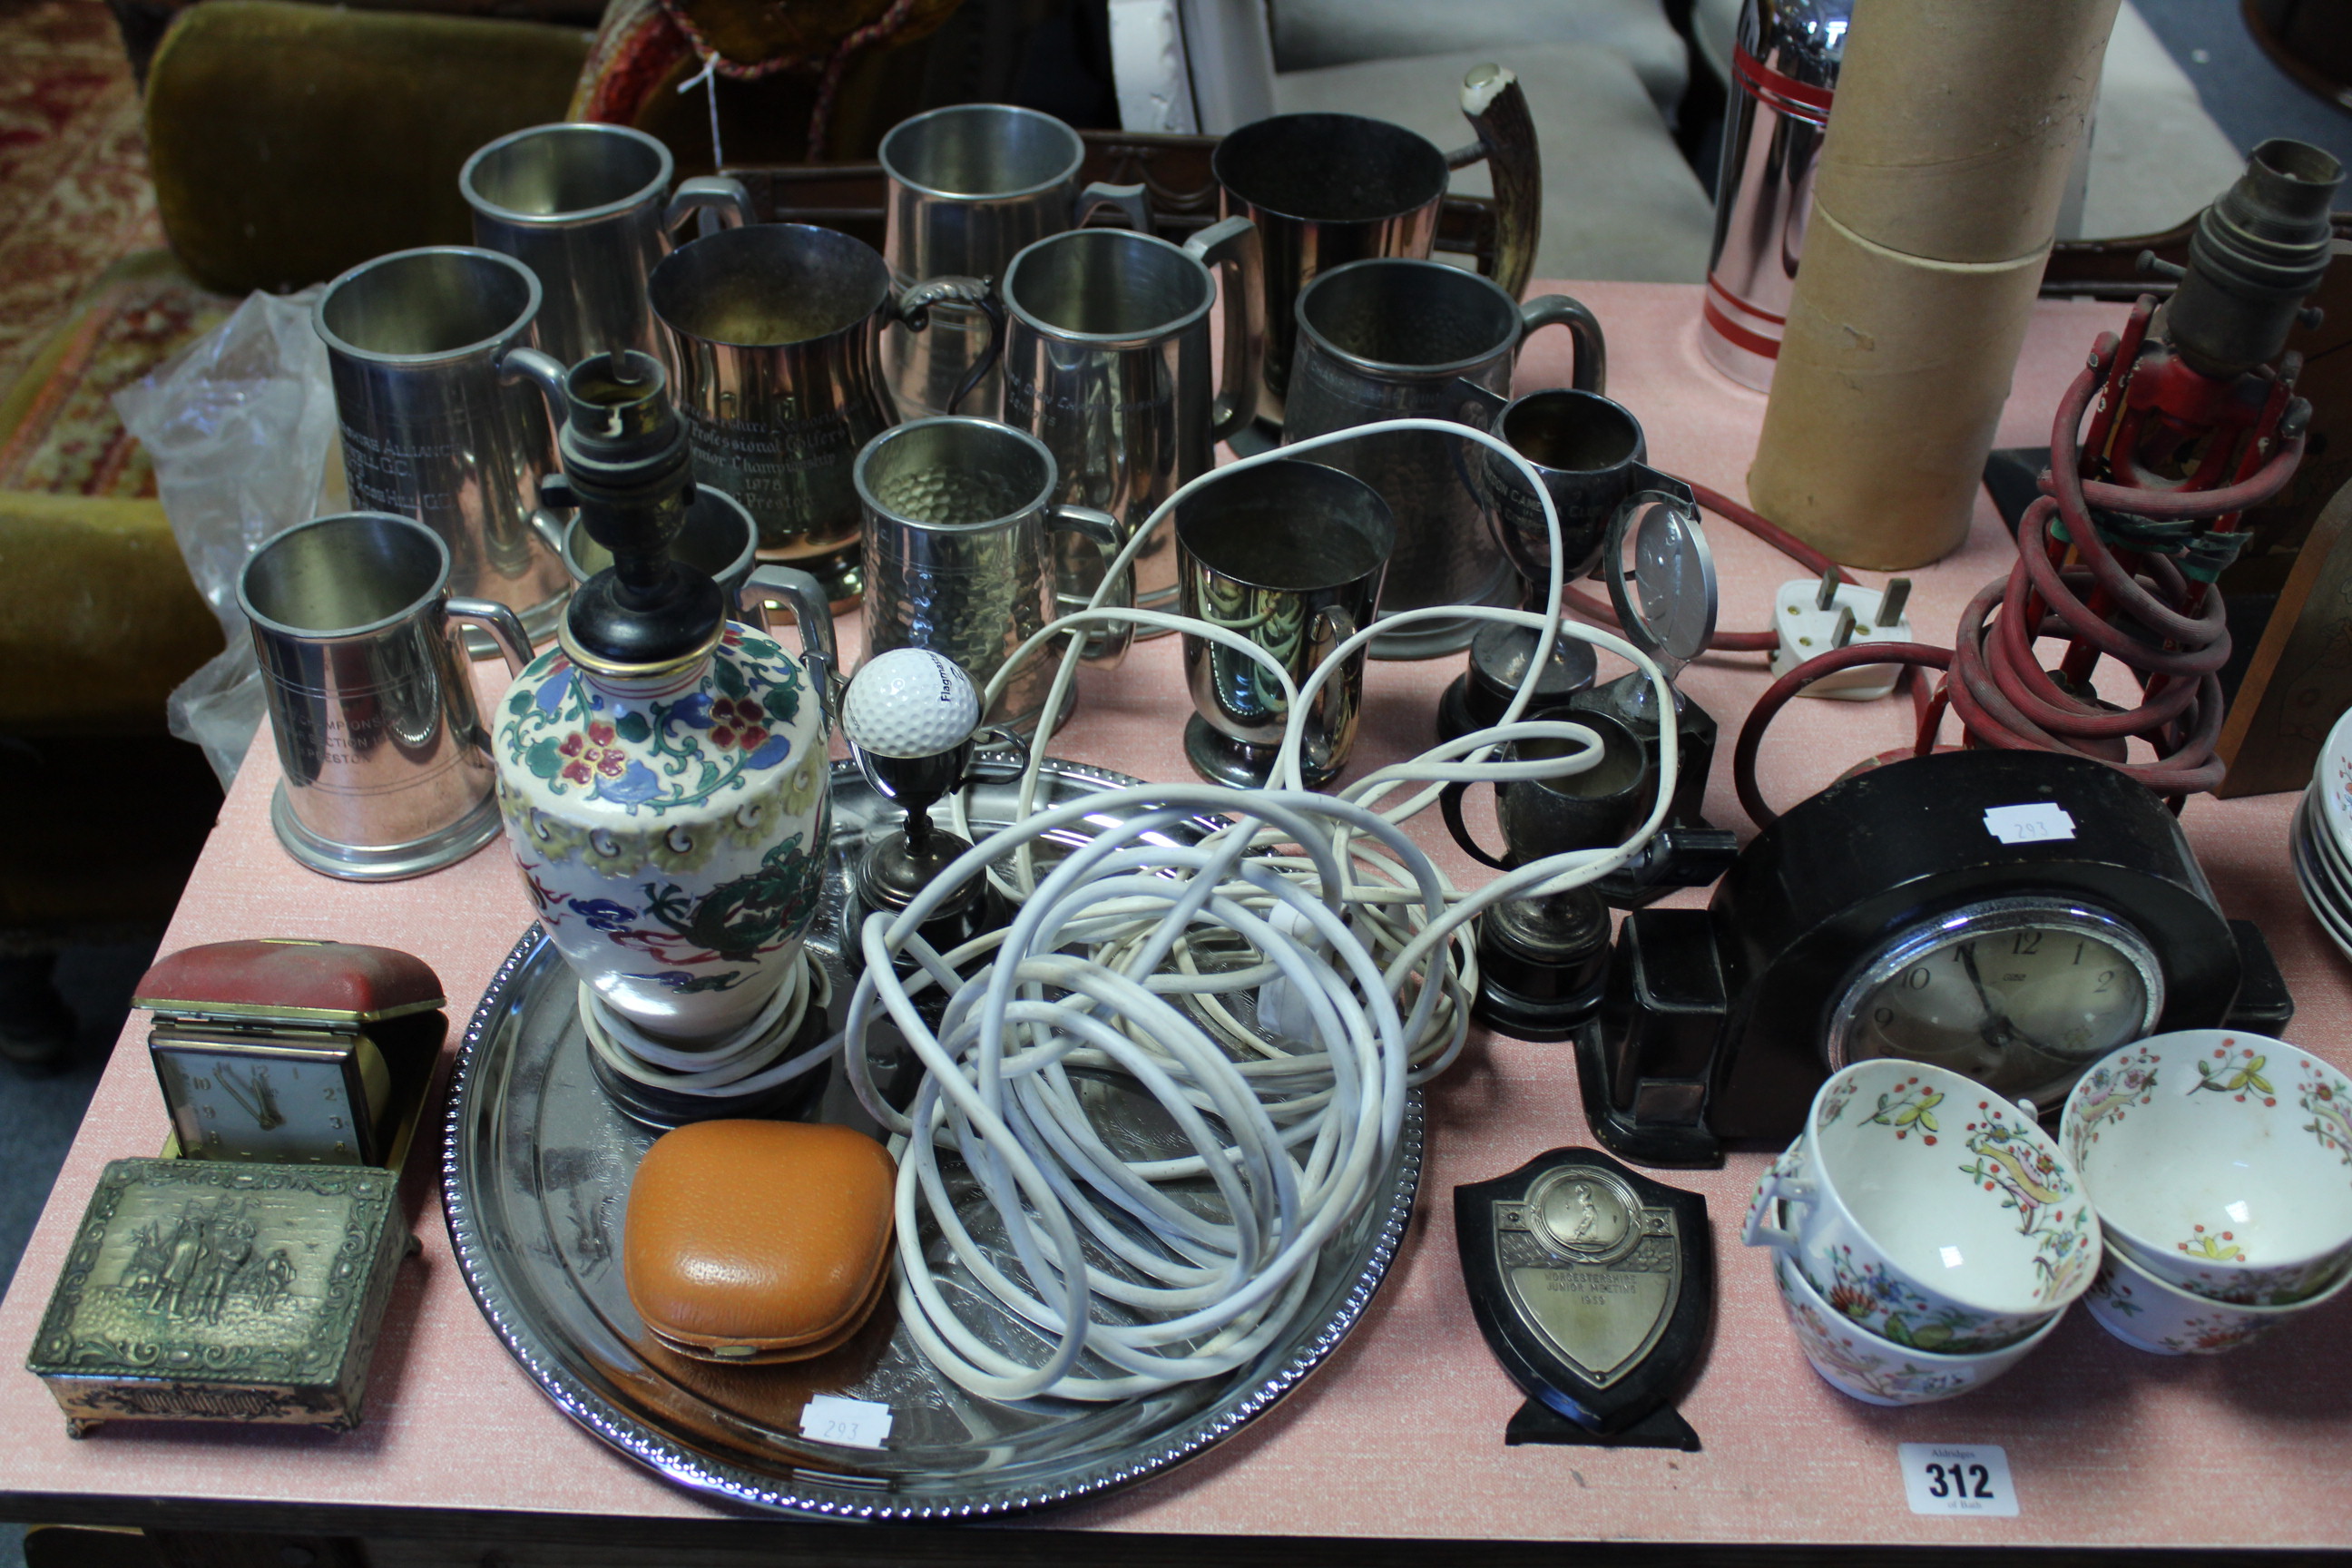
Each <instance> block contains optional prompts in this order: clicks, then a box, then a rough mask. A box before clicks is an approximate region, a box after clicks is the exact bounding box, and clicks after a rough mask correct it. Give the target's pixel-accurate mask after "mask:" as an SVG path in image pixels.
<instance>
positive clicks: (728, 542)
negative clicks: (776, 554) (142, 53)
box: [563, 485, 841, 689]
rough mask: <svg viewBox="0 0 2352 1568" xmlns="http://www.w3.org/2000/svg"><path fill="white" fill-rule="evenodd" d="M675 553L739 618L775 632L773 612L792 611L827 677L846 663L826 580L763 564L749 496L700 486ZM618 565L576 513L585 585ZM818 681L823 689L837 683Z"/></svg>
mask: <svg viewBox="0 0 2352 1568" xmlns="http://www.w3.org/2000/svg"><path fill="white" fill-rule="evenodd" d="M669 552H670V554H671V555H672V556H673V557H674V558H676V559H677V560H679V561H683V562H685V563H687V564H688V565H689V566H692V567H695V568H697V569H698V570H700V571H702V572H706V573H708V574H709V576H710V580H711V581H712V582H714V583H716V584H719V593H721V594H722V595H726V599H727V603H728V604H729V605H732V606H733V607H734V609H735V613H736V616H738V617H739V618H740V619H741V620H743V621H746V622H748V623H749V624H751V626H757V627H758V628H759V629H760V630H761V631H763V632H769V633H773V632H774V630H775V626H774V625H773V622H772V617H771V616H770V614H769V612H770V610H772V609H773V608H778V607H781V608H782V609H784V610H786V611H788V612H790V614H791V616H792V618H793V625H795V626H798V627H799V628H800V634H801V646H802V647H803V649H805V650H806V653H807V657H808V660H809V662H810V664H811V666H812V667H813V668H816V669H818V670H820V671H821V672H822V673H823V674H824V676H826V677H830V676H831V675H832V674H833V672H835V671H836V670H837V669H839V668H840V665H841V658H840V655H839V654H838V653H836V652H835V647H834V637H833V610H832V606H831V605H828V604H827V603H826V601H825V595H824V584H820V583H819V582H818V581H817V580H816V579H815V578H814V577H812V576H810V575H809V574H807V573H805V572H803V571H800V570H798V569H796V568H794V567H791V566H770V565H763V564H761V561H760V525H759V524H758V523H756V522H753V521H751V513H750V512H748V511H745V510H743V503H742V502H741V501H739V500H736V499H735V498H734V497H733V496H730V495H729V494H728V493H727V492H726V491H724V490H717V489H711V488H710V487H709V485H697V486H695V487H694V500H693V502H692V503H691V504H690V505H688V507H687V509H686V521H684V522H683V523H681V524H680V525H679V527H678V531H677V538H675V539H673V540H671V541H670V545H669ZM612 563H613V552H611V551H609V550H606V549H605V548H604V546H603V545H601V544H599V543H597V542H595V541H594V540H593V539H591V538H590V537H588V530H587V529H586V528H585V527H584V526H583V524H582V521H581V520H580V519H578V518H574V519H572V522H571V523H570V525H569V526H568V527H566V529H565V530H564V534H563V567H564V570H565V571H567V572H569V573H571V574H572V581H573V582H574V583H585V582H586V581H588V579H589V578H591V577H593V576H594V575H595V574H597V573H599V572H602V571H604V569H605V568H606V567H608V566H610V565H612ZM817 684H818V687H819V689H824V688H825V687H826V686H827V685H828V684H829V681H828V680H826V679H820V680H819V681H818V683H817Z"/></svg>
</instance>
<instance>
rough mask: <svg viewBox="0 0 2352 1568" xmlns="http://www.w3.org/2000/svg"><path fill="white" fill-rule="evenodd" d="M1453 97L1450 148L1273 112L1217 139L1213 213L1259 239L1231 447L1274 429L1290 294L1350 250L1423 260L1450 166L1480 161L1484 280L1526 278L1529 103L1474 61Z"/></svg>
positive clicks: (1532, 246) (1539, 190) (1530, 200)
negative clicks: (1249, 420) (1257, 355)
mask: <svg viewBox="0 0 2352 1568" xmlns="http://www.w3.org/2000/svg"><path fill="white" fill-rule="evenodd" d="M1461 104H1462V114H1463V118H1464V119H1465V120H1467V121H1469V123H1470V129H1471V130H1472V131H1474V132H1476V133H1477V138H1478V139H1477V141H1476V142H1473V143H1472V144H1470V145H1469V146H1467V147H1464V148H1461V149H1459V150H1458V151H1455V152H1452V153H1443V152H1440V151H1439V150H1438V149H1437V148H1436V147H1435V146H1434V145H1433V144H1432V143H1431V142H1427V141H1424V140H1423V138H1422V137H1420V136H1418V135H1416V134H1415V133H1413V132H1411V131H1408V130H1406V129H1405V128H1404V127H1403V126H1402V125H1397V124H1394V123H1392V122H1391V121H1386V120H1370V119H1366V118H1364V117H1363V116H1360V115H1355V114H1277V115H1276V116H1274V117H1273V118H1271V119H1268V120H1261V121H1256V122H1255V123H1254V124H1249V125H1244V126H1242V127H1240V128H1239V129H1238V130H1235V131H1233V132H1228V133H1227V134H1226V136H1225V138H1224V140H1223V141H1222V142H1218V143H1217V148H1216V151H1215V152H1214V153H1213V154H1211V157H1210V165H1209V166H1210V169H1211V171H1212V173H1213V174H1214V175H1215V176H1216V181H1217V187H1218V203H1219V205H1218V212H1219V214H1220V216H1224V217H1233V216H1244V217H1247V218H1248V219H1249V220H1250V221H1251V222H1253V223H1255V224H1256V225H1257V226H1258V232H1259V234H1260V235H1261V236H1263V243H1264V244H1265V293H1264V294H1263V295H1262V296H1260V297H1259V299H1258V310H1259V313H1260V316H1261V318H1262V321H1263V323H1264V328H1265V334H1266V348H1265V378H1264V381H1263V383H1262V384H1261V387H1260V390H1259V394H1258V420H1257V425H1256V427H1255V429H1254V430H1251V431H1247V432H1244V437H1245V438H1244V437H1237V438H1236V439H1237V442H1238V444H1237V446H1236V447H1235V449H1236V450H1251V451H1254V450H1261V449H1263V448H1264V447H1270V446H1274V445H1276V444H1277V443H1278V442H1279V441H1280V440H1281V437H1282V429H1283V424H1284V419H1285V415H1284V405H1285V402H1286V398H1287V396H1288V394H1289V389H1290V383H1291V374H1292V370H1293V368H1294V365H1295V363H1296V359H1295V356H1296V351H1297V321H1296V319H1295V315H1294V307H1295V306H1296V304H1297V300H1298V295H1299V291H1300V290H1301V289H1305V288H1306V287H1307V284H1309V283H1311V282H1313V281H1314V280H1315V279H1317V278H1318V277H1319V276H1321V275H1322V274H1323V273H1326V272H1328V271H1330V270H1331V269H1332V268H1336V267H1341V266H1344V265H1346V264H1347V263H1349V262H1351V261H1363V260H1368V259H1370V258H1374V257H1408V258H1427V257H1428V256H1429V254H1430V251H1431V249H1432V248H1433V246H1434V245H1435V243H1436V239H1437V227H1438V217H1439V213H1440V210H1441V208H1442V207H1443V206H1444V202H1445V185H1446V179H1447V174H1448V171H1450V170H1453V169H1458V168H1462V167H1464V166H1465V165H1467V164H1470V163H1477V162H1479V161H1480V160H1481V159H1485V160H1487V161H1488V162H1489V163H1490V164H1491V167H1492V171H1493V174H1494V181H1495V216H1494V224H1495V229H1494V233H1495V256H1494V278H1495V280H1496V283H1498V284H1500V285H1501V286H1502V289H1503V291H1504V292H1505V293H1506V294H1507V295H1509V296H1510V297H1511V298H1512V299H1514V300H1517V298H1518V297H1519V293H1520V291H1521V290H1522V289H1525V288H1526V287H1527V285H1528V273H1529V272H1530V271H1531V270H1533V268H1534V265H1535V252H1536V241H1537V237H1538V232H1539V230H1540V228H1541V224H1542V212H1541V209H1542V205H1543V183H1542V178H1541V174H1540V171H1539V169H1538V163H1537V150H1536V141H1535V124H1534V121H1532V120H1530V119H1529V118H1528V110H1527V100H1526V98H1525V96H1524V95H1523V94H1522V93H1521V92H1520V90H1519V86H1518V82H1517V79H1516V78H1514V77H1513V76H1512V75H1511V73H1510V72H1509V71H1507V70H1505V69H1503V68H1500V67H1498V66H1493V65H1484V66H1478V67H1475V68H1473V69H1472V70H1471V71H1470V72H1469V74H1468V75H1467V76H1466V77H1465V78H1464V79H1463V83H1462V99H1461ZM1391 580H1393V579H1391Z"/></svg>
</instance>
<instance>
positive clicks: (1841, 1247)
mask: <svg viewBox="0 0 2352 1568" xmlns="http://www.w3.org/2000/svg"><path fill="white" fill-rule="evenodd" d="M1745 1236H1746V1240H1747V1242H1748V1245H1749V1246H1750V1247H1775V1248H1777V1249H1779V1250H1780V1252H1782V1253H1783V1254H1785V1255H1786V1257H1787V1260H1788V1262H1789V1263H1790V1266H1791V1267H1792V1268H1794V1269H1795V1270H1796V1271H1797V1272H1798V1273H1799V1274H1800V1275H1801V1276H1802V1277H1803V1279H1804V1280H1805V1282H1806V1283H1807V1284H1808V1285H1810V1286H1811V1287H1812V1289H1813V1290H1814V1292H1815V1293H1816V1294H1818V1295H1819V1296H1820V1297H1821V1298H1822V1300H1823V1301H1824V1302H1825V1303H1827V1304H1828V1305H1829V1307H1830V1308H1831V1309H1832V1310H1835V1311H1836V1312H1838V1313H1839V1314H1840V1315H1842V1316H1843V1317H1844V1318H1845V1319H1847V1320H1848V1321H1851V1322H1853V1324H1855V1325H1856V1326H1858V1327H1859V1328H1862V1329H1864V1330H1865V1331H1868V1332H1869V1333H1871V1334H1874V1335H1875V1336H1876V1337H1878V1338H1880V1339H1883V1340H1885V1341H1888V1342H1892V1343H1893V1344H1895V1345H1898V1346H1903V1347H1907V1348H1911V1349H1916V1350H1921V1351H1927V1352H1936V1353H1942V1354H1974V1353H1981V1352H1989V1351H1994V1350H2000V1349H2002V1348H2004V1347H2006V1346H2009V1345H2012V1344H2016V1343H2018V1342H2021V1341H2023V1340H2025V1339H2027V1338H2030V1337H2031V1336H2032V1335H2033V1334H2035V1333H2037V1332H2039V1331H2041V1330H2042V1329H2043V1328H2045V1327H2047V1326H2048V1324H2049V1322H2050V1321H2051V1320H2052V1319H2053V1317H2055V1316H2056V1314H2058V1313H2059V1312H2061V1311H2063V1310H2065V1307H2066V1305H2067V1303H2069V1302H2071V1301H2073V1300H2074V1299H2075V1298H2076V1297H2078V1296H2080V1295H2081V1294H2082V1293H2083V1292H2084V1290H2085V1289H2089V1287H2090V1283H2091V1275H2092V1272H2093V1270H2095V1268H2097V1267H2098V1262H2099V1230H2098V1226H2097V1223H2096V1219H2095V1215H2094V1214H2093V1211H2092V1207H2091V1203H2090V1199H2089V1197H2088V1196H2087V1195H2086V1194H2085V1193H2084V1189H2083V1186H2082V1184H2081V1182H2080V1181H2079V1180H2078V1179H2077V1177H2076V1176H2075V1173H2074V1168H2073V1166H2072V1165H2071V1164H2070V1163H2068V1162H2067V1160H2066V1158H2065V1156H2064V1155H2063V1153H2062V1152H2060V1150H2059V1147H2058V1145H2057V1144H2056V1143H2055V1142H2053V1141H2052V1140H2051V1139H2050V1137H2049V1136H2048V1135H2047V1134H2046V1133H2044V1132H2043V1131H2042V1129H2041V1128H2039V1127H2037V1126H2036V1125H2035V1124H2034V1121H2033V1117H2032V1114H2031V1113H2030V1112H2029V1111H2026V1110H2021V1109H2020V1108H2019V1107H2018V1106H2016V1105H2014V1104H2011V1102H2010V1101H2008V1100H2003V1099H2002V1098H2001V1097H2000V1095H1999V1094H1997V1093H1995V1092H1994V1091H1993V1090H1991V1089H1987V1088H1985V1087H1984V1086H1983V1085H1982V1084H1979V1083H1978V1082H1976V1081H1975V1080H1973V1079H1967V1078H1963V1077H1961V1076H1960V1075H1959V1074H1958V1073H1956V1072H1949V1071H1947V1070H1945V1069H1944V1068H1937V1067H1930V1066H1928V1065H1927V1064H1926V1063H1924V1062H1916V1061H1906V1060H1896V1059H1892V1058H1889V1059H1885V1060H1878V1061H1867V1062H1857V1063H1855V1064H1854V1065H1853V1066H1852V1067H1849V1068H1844V1069H1843V1070H1842V1071H1840V1072H1838V1073H1837V1074H1835V1075H1834V1076H1832V1078H1831V1079H1829V1081H1828V1082H1827V1083H1824V1084H1823V1085H1822V1089H1821V1092H1820V1094H1819V1095H1817V1096H1816V1097H1815V1098H1814V1100H1813V1104H1812V1109H1811V1111H1810V1112H1809V1113H1808V1115H1807V1118H1806V1122H1805V1131H1804V1132H1803V1134H1802V1135H1801V1137H1799V1139H1798V1140H1797V1142H1795V1143H1793V1144H1791V1145H1790V1148H1789V1149H1788V1151H1787V1152H1784V1153H1783V1154H1782V1155H1781V1156H1780V1158H1779V1159H1778V1160H1776V1161H1775V1162H1774V1163H1773V1165H1772V1168H1771V1169H1770V1170H1769V1171H1768V1172H1766V1173H1765V1176H1764V1180H1763V1183H1762V1184H1761V1185H1760V1186H1759V1189H1758V1191H1757V1194H1756V1198H1755V1201H1754V1202H1753V1203H1752V1204H1751V1205H1749V1208H1748V1223H1747V1227H1746V1232H1745Z"/></svg>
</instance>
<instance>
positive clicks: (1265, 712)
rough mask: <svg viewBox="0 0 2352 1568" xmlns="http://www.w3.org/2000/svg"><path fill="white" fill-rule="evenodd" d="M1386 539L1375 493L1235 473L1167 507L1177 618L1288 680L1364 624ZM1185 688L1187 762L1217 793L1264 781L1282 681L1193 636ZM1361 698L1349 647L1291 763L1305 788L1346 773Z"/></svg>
mask: <svg viewBox="0 0 2352 1568" xmlns="http://www.w3.org/2000/svg"><path fill="white" fill-rule="evenodd" d="M1395 543H1396V521H1395V519H1394V518H1393V517H1392V516H1391V514H1390V511H1389V507H1388V503H1387V502H1386V501H1383V500H1381V498H1380V494H1379V492H1378V491H1376V490H1374V489H1372V488H1371V487H1370V485H1368V484H1366V483H1364V481H1363V480H1361V479H1356V478H1354V477H1353V476H1351V475H1349V474H1344V473H1341V472H1340V471H1339V469H1337V468H1326V467H1324V466H1323V465H1322V464H1320V463H1310V462H1287V461H1286V462H1276V463H1265V464H1261V465H1259V466H1257V467H1255V468H1243V469H1240V470H1239V471H1237V472H1235V473H1234V474H1232V475H1230V476H1228V477H1226V478H1223V479H1217V480H1216V481H1214V482H1213V483H1211V484H1207V485H1203V486H1202V488H1201V489H1197V490H1195V491H1193V492H1192V494H1191V495H1189V496H1187V497H1185V498H1184V500H1181V501H1179V502H1178V503H1177V505H1176V550H1177V563H1178V571H1179V573H1180V574H1181V581H1182V584H1183V607H1184V614H1185V615H1187V616H1192V617H1194V618H1195V619H1198V620H1202V621H1206V622H1208V623H1209V624H1210V625H1212V626H1223V627H1224V628H1226V629H1227V630H1230V631H1234V632H1238V633H1240V634H1241V635H1242V636H1243V637H1247V638H1248V639H1249V640H1250V641H1251V642H1253V643H1255V644H1256V645H1257V646H1258V647H1261V648H1263V649H1264V650H1265V652H1266V653H1268V654H1270V655H1272V656H1273V658H1274V660H1275V662H1276V663H1277V664H1279V665H1280V666H1281V667H1282V668H1283V669H1284V670H1285V671H1286V673H1287V674H1288V675H1289V676H1290V679H1291V680H1292V682H1293V683H1294V684H1299V683H1303V682H1304V681H1305V680H1306V679H1307V676H1308V675H1310V674H1312V673H1313V672H1314V670H1315V668H1316V667H1317V666H1318V665H1320V664H1321V663H1322V662H1323V661H1324V659H1325V658H1328V656H1329V655H1330V652H1331V650H1332V649H1333V648H1335V647H1338V646H1339V644H1340V643H1342V642H1344V641H1346V640H1347V639H1348V638H1349V637H1353V636H1354V635H1355V634H1356V633H1357V632H1359V631H1360V630H1362V629H1363V628H1364V627H1365V626H1369V625H1370V624H1371V620H1372V616H1373V610H1374V606H1375V605H1378V603H1379V602H1380V596H1381V578H1382V577H1383V576H1384V575H1385V574H1387V572H1388V569H1389V552H1390V551H1391V549H1392V548H1393V547H1394V545H1395ZM1184 681H1185V684H1186V686H1187V687H1188V688H1189V689H1191V691H1192V707H1193V709H1194V712H1193V714H1192V718H1191V719H1190V720H1189V721H1186V723H1185V726H1184V755H1185V758H1186V760H1187V761H1189V762H1190V763H1192V766H1193V768H1194V770H1195V771H1197V772H1198V773H1200V774H1201V776H1202V778H1205V779H1209V780H1212V781H1213V782H1215V783H1218V784H1233V785H1235V786H1236V787H1240V788H1256V787H1259V786H1262V785H1264V784H1265V782H1266V781H1267V779H1268V778H1270V777H1271V776H1272V774H1273V772H1274V764H1275V759H1276V755H1277V754H1278V753H1279V752H1280V750H1281V743H1282V737H1283V732H1284V731H1285V729H1286V727H1287V725H1288V723H1289V721H1290V702H1289V699H1288V698H1287V697H1286V696H1285V694H1284V692H1283V689H1282V683H1281V682H1280V681H1278V680H1276V679H1275V678H1274V676H1273V675H1272V674H1271V673H1270V672H1269V671H1268V670H1267V669H1266V668H1265V667H1264V666H1263V665H1261V664H1259V663H1258V662H1257V660H1255V659H1254V658H1250V657H1249V656H1248V655H1247V654H1244V653H1243V652H1241V651H1240V650H1238V649H1236V648H1231V647H1226V646H1224V645H1223V644H1222V643H1218V642H1213V641H1211V640H1210V639H1209V638H1207V637H1202V636H1200V635H1199V634H1198V633H1195V632H1186V633H1185V634H1184ZM1363 697H1364V650H1363V649H1361V648H1359V649H1357V650H1356V652H1355V653H1354V654H1352V655H1350V656H1349V658H1348V661H1347V663H1346V664H1345V665H1344V666H1342V667H1341V668H1339V670H1338V671H1337V672H1335V673H1334V674H1333V676H1332V677H1331V679H1329V680H1328V681H1327V682H1325V684H1324V686H1323V688H1322V689H1321V690H1319V691H1318V692H1317V693H1316V694H1315V698H1314V700H1313V703H1312V705H1311V706H1310V708H1309V710H1308V712H1307V719H1306V721H1305V725H1306V727H1305V732H1304V734H1303V735H1302V736H1301V738H1300V747H1299V766H1300V772H1301V774H1302V776H1303V777H1304V778H1305V781H1306V783H1307V787H1309V788H1310V789H1320V788H1321V787H1323V785H1325V784H1328V783H1330V782H1331V781H1332V780H1333V779H1335V778H1337V777H1338V776H1339V772H1340V770H1341V769H1343V768H1345V767H1346V766H1347V763H1348V753H1349V750H1350V749H1351V748H1352V747H1353V746H1354V744H1355V740H1356V721H1357V718H1358V715H1359V714H1360V711H1361V710H1362V707H1363Z"/></svg>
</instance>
